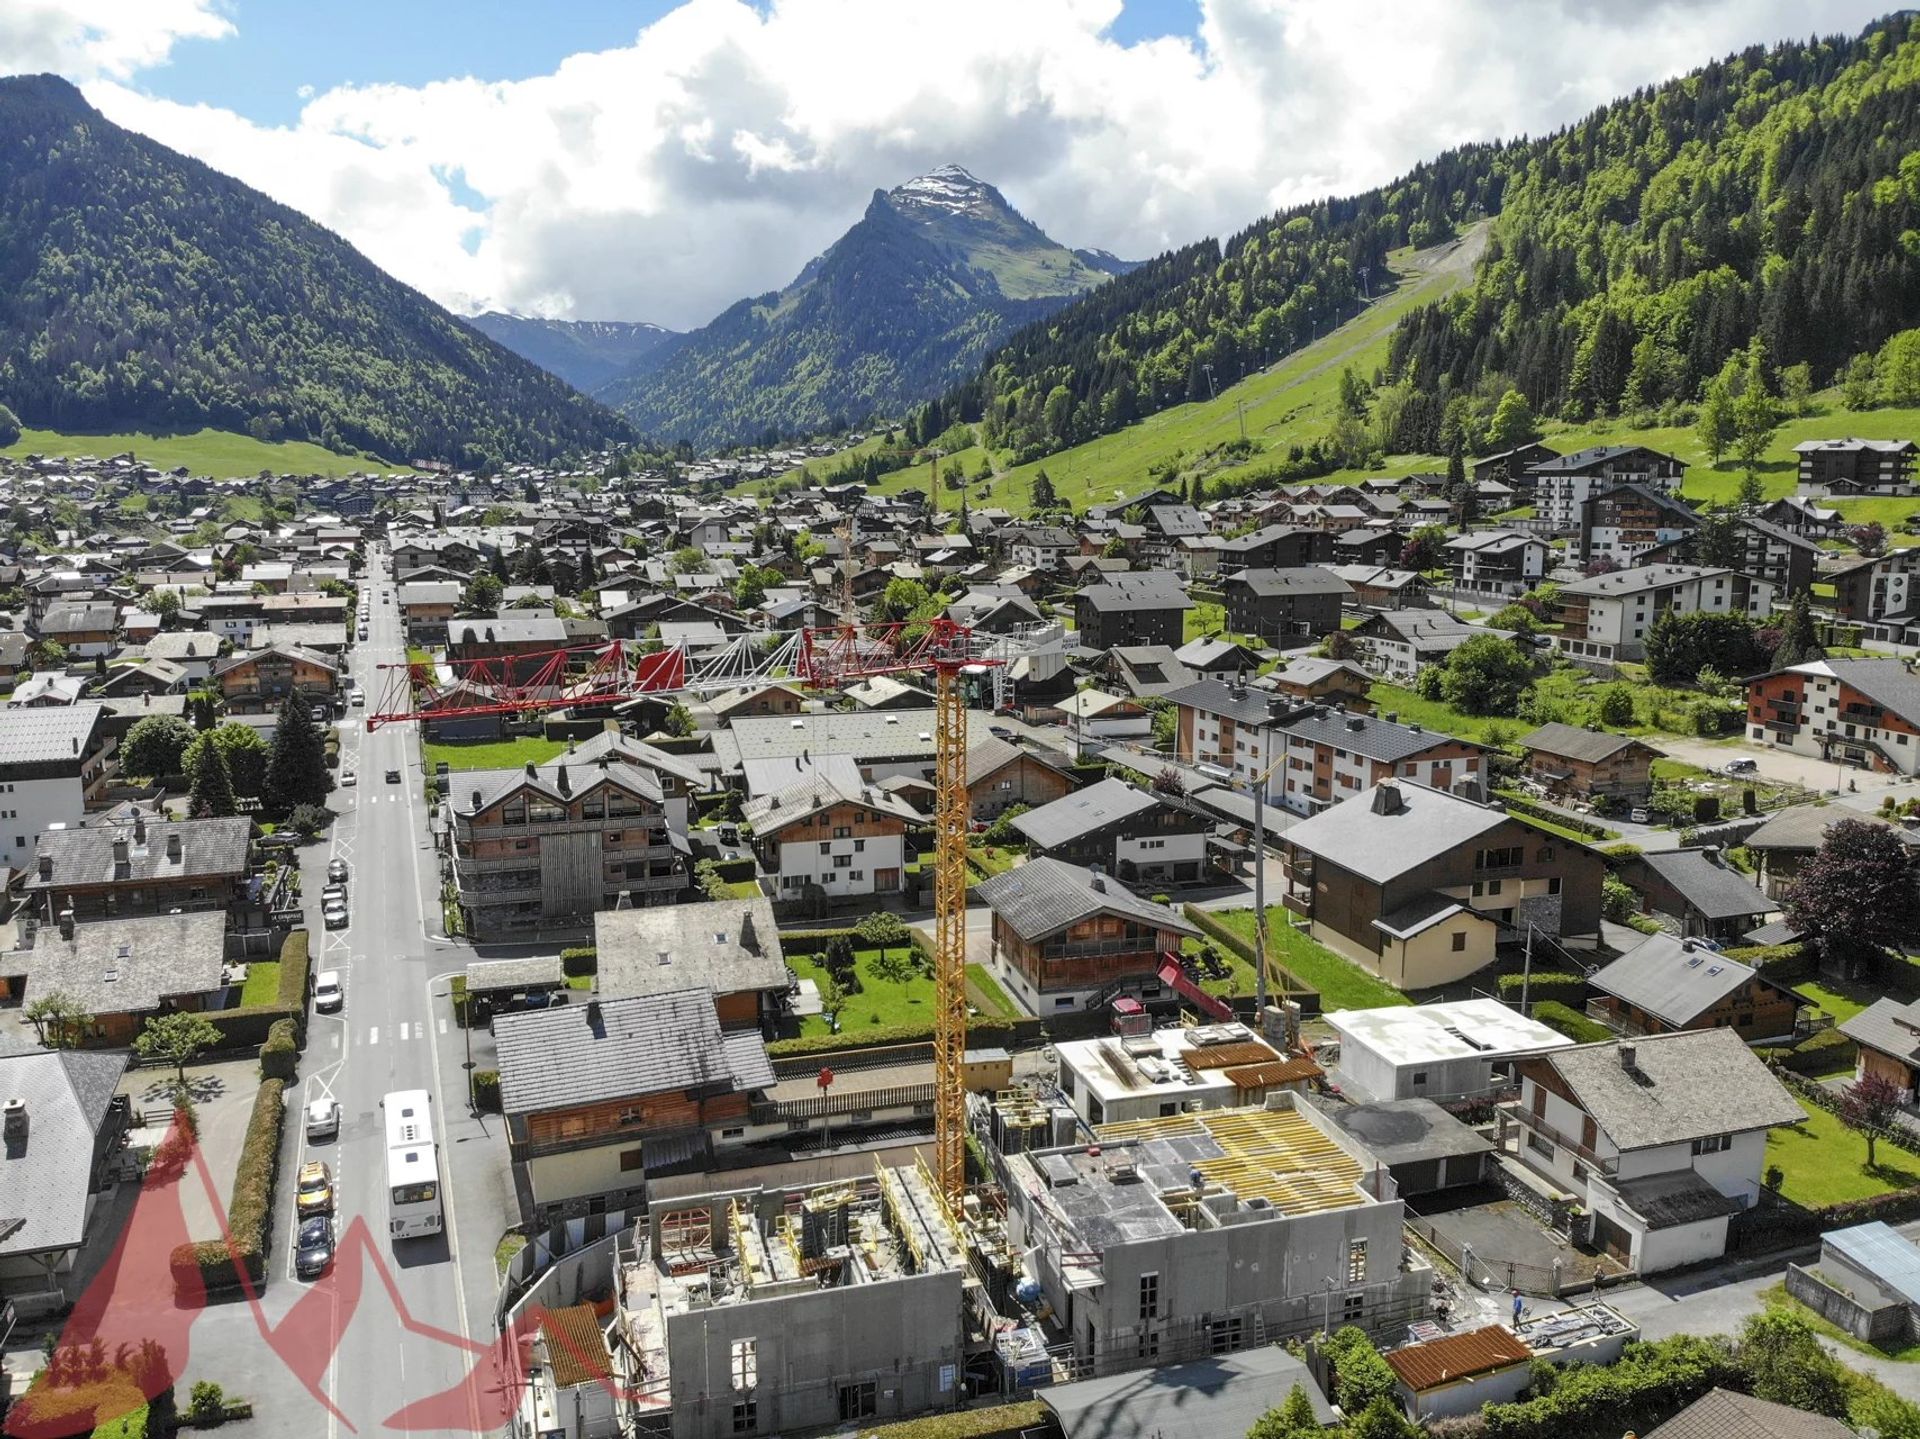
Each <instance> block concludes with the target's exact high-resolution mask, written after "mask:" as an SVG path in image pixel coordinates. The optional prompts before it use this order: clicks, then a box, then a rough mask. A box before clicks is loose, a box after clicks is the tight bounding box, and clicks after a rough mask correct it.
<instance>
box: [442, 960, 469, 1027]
mask: <svg viewBox="0 0 1920 1439" xmlns="http://www.w3.org/2000/svg"><path fill="white" fill-rule="evenodd" d="M447 993H448V994H449V995H450V996H451V997H452V1000H453V1022H454V1023H455V1024H457V1025H459V1026H460V1027H461V1028H462V1029H465V1028H466V1027H467V977H466V976H465V975H464V974H456V975H455V976H454V977H453V980H452V982H451V983H450V984H448V985H447Z"/></svg>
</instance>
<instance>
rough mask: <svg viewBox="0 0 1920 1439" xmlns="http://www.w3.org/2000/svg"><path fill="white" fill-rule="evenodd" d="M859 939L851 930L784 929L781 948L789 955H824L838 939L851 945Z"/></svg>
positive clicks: (781, 932)
mask: <svg viewBox="0 0 1920 1439" xmlns="http://www.w3.org/2000/svg"><path fill="white" fill-rule="evenodd" d="M859 937H860V936H859V934H858V933H857V932H856V931H854V930H851V929H783V930H781V931H780V948H781V949H782V950H783V951H785V952H786V953H788V954H809V955H811V954H824V953H825V952H826V951H827V950H828V949H830V948H832V946H833V942H834V941H835V940H837V939H844V940H846V941H847V942H848V943H849V944H851V943H852V942H853V941H854V940H856V939H858V938H859Z"/></svg>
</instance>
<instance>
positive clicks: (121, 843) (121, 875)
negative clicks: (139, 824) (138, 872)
mask: <svg viewBox="0 0 1920 1439" xmlns="http://www.w3.org/2000/svg"><path fill="white" fill-rule="evenodd" d="M132 869H133V865H132V863H131V862H130V861H129V860H128V858H127V841H126V840H125V838H121V839H116V840H115V841H114V842H113V877H114V878H115V879H125V878H126V877H127V875H128V874H129V873H131V872H132Z"/></svg>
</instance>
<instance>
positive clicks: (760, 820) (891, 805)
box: [741, 771, 926, 836]
mask: <svg viewBox="0 0 1920 1439" xmlns="http://www.w3.org/2000/svg"><path fill="white" fill-rule="evenodd" d="M837 804H852V805H859V806H860V807H861V808H863V809H870V810H872V811H873V812H874V814H875V816H876V817H884V818H891V819H898V820H904V821H905V822H906V823H908V824H920V823H923V822H925V820H926V816H925V815H923V814H921V813H920V811H919V810H917V809H915V808H914V807H913V806H912V805H910V804H908V803H907V802H906V801H905V800H903V799H901V798H899V797H898V796H896V795H893V794H890V793H888V792H887V791H886V790H883V789H881V788H880V787H879V786H878V785H869V784H866V783H862V784H860V785H858V786H853V785H848V784H845V783H844V782H843V781H842V780H841V779H839V778H838V777H836V776H835V775H833V774H832V773H829V772H826V771H816V772H814V773H813V774H812V775H811V776H810V777H808V778H807V779H804V780H802V781H801V782H800V783H799V784H796V785H790V786H789V787H788V788H786V789H784V790H782V791H780V792H779V793H778V794H769V795H762V796H759V797H758V798H755V799H750V800H748V801H747V804H746V807H745V809H744V810H742V811H741V813H742V815H743V816H744V818H745V819H746V821H747V823H748V824H750V825H752V826H753V831H754V833H755V834H756V835H761V836H765V835H772V834H777V833H779V832H780V831H781V830H783V829H786V828H787V827H788V826H789V825H792V824H793V823H795V822H796V821H798V820H803V819H806V818H808V817H809V816H812V815H815V814H818V813H819V812H820V811H821V810H823V809H831V808H832V807H833V806H834V805H837Z"/></svg>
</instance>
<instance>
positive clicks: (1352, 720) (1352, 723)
mask: <svg viewBox="0 0 1920 1439" xmlns="http://www.w3.org/2000/svg"><path fill="white" fill-rule="evenodd" d="M1366 727H1367V721H1366V716H1364V715H1349V716H1348V717H1347V728H1348V729H1350V730H1354V731H1359V730H1363V729H1365V728H1366Z"/></svg>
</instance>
